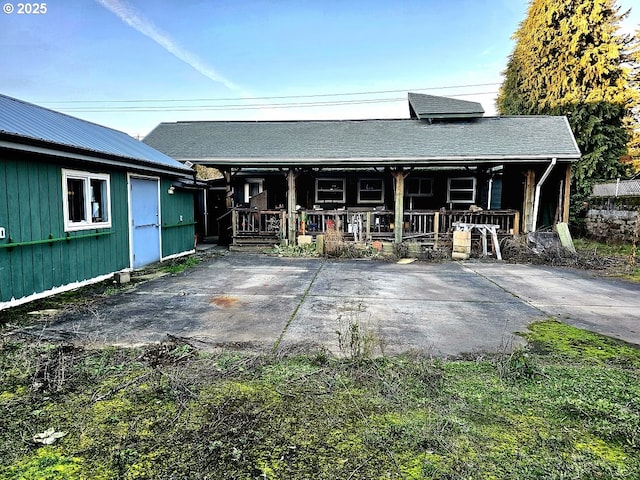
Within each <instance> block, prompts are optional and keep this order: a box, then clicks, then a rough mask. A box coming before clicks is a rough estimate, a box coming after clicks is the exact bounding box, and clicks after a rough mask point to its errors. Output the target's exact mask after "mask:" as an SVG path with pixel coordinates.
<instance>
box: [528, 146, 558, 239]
mask: <svg viewBox="0 0 640 480" xmlns="http://www.w3.org/2000/svg"><path fill="white" fill-rule="evenodd" d="M557 160H558V159H557V158H552V159H551V163H550V164H549V166H548V167H547V169H546V170H545V171H544V173H543V174H542V177H541V178H540V181H539V182H538V184H537V185H536V193H535V196H534V199H533V218H532V222H531V231H532V232H535V231H536V227H537V224H538V209H539V207H540V190H542V184H544V182H545V181H546V180H547V177H548V176H549V174H550V173H551V170H553V167H555V165H556V162H557Z"/></svg>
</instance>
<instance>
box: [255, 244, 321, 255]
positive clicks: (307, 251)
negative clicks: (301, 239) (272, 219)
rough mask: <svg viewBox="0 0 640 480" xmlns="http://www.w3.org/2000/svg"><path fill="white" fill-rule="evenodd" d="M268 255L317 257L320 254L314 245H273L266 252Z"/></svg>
mask: <svg viewBox="0 0 640 480" xmlns="http://www.w3.org/2000/svg"><path fill="white" fill-rule="evenodd" d="M267 253H268V254H270V255H277V256H279V257H318V256H320V254H319V253H318V251H317V249H316V245H315V243H309V244H303V245H274V246H273V248H271V249H269V250H267Z"/></svg>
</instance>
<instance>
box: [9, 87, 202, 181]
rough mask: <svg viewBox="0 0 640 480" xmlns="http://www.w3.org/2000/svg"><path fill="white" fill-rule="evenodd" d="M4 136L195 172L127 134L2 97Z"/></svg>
mask: <svg viewBox="0 0 640 480" xmlns="http://www.w3.org/2000/svg"><path fill="white" fill-rule="evenodd" d="M0 133H6V134H9V135H12V136H17V137H19V138H22V139H32V140H37V141H43V142H46V143H48V144H51V145H52V146H57V147H71V148H76V149H81V150H85V151H87V152H91V153H92V154H107V155H115V156H118V157H121V158H126V159H130V160H132V161H135V162H143V163H146V164H150V165H151V166H153V165H158V166H161V167H165V168H166V167H169V168H170V169H172V170H178V171H183V172H187V171H191V170H190V169H187V168H186V167H185V166H184V165H182V164H181V163H180V162H178V161H176V160H174V159H173V158H171V157H169V156H168V155H166V154H165V153H162V152H160V151H158V150H155V149H154V148H153V147H151V146H150V145H148V144H145V143H143V142H140V141H138V140H136V139H135V138H133V137H130V136H129V135H127V134H126V133H124V132H120V131H118V130H113V129H111V128H108V127H104V126H102V125H98V124H95V123H91V122H88V121H85V120H81V119H79V118H75V117H71V116H69V115H65V114H63V113H60V112H56V111H54V110H49V109H47V108H43V107H40V106H38V105H34V104H31V103H27V102H24V101H22V100H18V99H15V98H12V97H8V96H6V95H1V94H0Z"/></svg>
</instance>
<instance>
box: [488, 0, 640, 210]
mask: <svg viewBox="0 0 640 480" xmlns="http://www.w3.org/2000/svg"><path fill="white" fill-rule="evenodd" d="M625 15H626V14H620V9H619V7H617V6H616V4H615V0H532V1H531V3H530V4H529V10H528V13H527V17H526V18H525V20H524V21H523V22H522V23H521V24H520V27H519V28H518V30H517V31H516V33H515V34H514V39H515V40H516V46H515V48H514V51H513V53H512V54H511V57H510V59H509V63H508V65H507V69H506V71H505V72H504V73H505V80H504V82H503V84H502V86H501V88H500V94H499V96H498V101H497V105H498V110H499V112H500V113H501V114H504V115H515V114H547V115H567V117H568V118H569V122H570V124H571V127H572V129H573V133H574V135H575V137H576V141H577V143H578V146H579V147H580V151H581V152H582V159H581V160H580V161H579V162H578V163H577V164H575V165H574V168H573V185H572V187H573V197H572V207H573V208H572V212H573V214H574V215H576V214H577V213H578V212H579V210H580V208H581V206H582V204H583V202H584V201H585V200H586V199H587V197H588V196H589V194H590V193H591V188H592V186H593V183H595V182H596V181H598V180H603V179H611V178H615V177H617V176H618V175H622V174H624V172H625V166H624V165H623V164H622V163H621V161H620V159H621V158H622V157H623V155H625V154H626V152H627V142H628V140H629V134H628V124H626V123H625V120H628V119H629V118H630V113H631V108H632V105H633V103H634V101H635V98H636V96H637V92H636V91H634V89H632V88H631V86H630V76H631V69H630V68H629V67H628V66H627V63H628V62H627V60H628V55H629V45H630V41H629V40H630V39H629V38H627V37H626V36H624V35H622V34H620V33H619V23H620V20H622V18H624V16H625Z"/></svg>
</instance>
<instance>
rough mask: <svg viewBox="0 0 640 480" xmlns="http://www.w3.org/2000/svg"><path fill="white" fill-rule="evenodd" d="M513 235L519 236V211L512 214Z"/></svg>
mask: <svg viewBox="0 0 640 480" xmlns="http://www.w3.org/2000/svg"><path fill="white" fill-rule="evenodd" d="M513 234H514V235H520V211H518V210H516V213H514V214H513Z"/></svg>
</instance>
